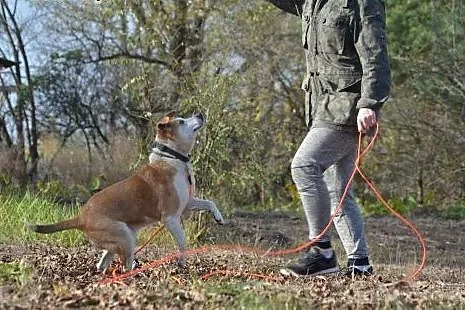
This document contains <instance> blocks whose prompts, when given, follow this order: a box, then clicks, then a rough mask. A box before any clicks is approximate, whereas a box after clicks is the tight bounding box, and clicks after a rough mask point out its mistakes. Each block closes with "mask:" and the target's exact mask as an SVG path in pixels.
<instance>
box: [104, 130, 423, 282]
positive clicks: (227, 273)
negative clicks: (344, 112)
mask: <svg viewBox="0 0 465 310" xmlns="http://www.w3.org/2000/svg"><path fill="white" fill-rule="evenodd" d="M378 135H379V125H378V124H376V131H375V134H374V135H373V137H372V139H371V141H370V142H369V143H368V145H367V147H366V148H365V149H364V150H363V152H362V151H361V150H362V137H363V134H362V133H360V135H359V142H358V149H357V159H356V161H355V167H354V170H353V172H352V174H351V176H350V178H349V180H348V181H347V185H346V187H345V189H344V192H343V195H342V197H341V200H340V201H339V204H338V206H337V207H336V209H335V210H334V212H333V214H332V215H331V217H330V219H329V221H328V223H327V224H326V226H325V227H324V229H323V230H322V231H321V232H320V234H319V235H317V236H316V237H315V238H314V239H312V240H309V241H307V242H305V243H302V244H301V245H299V246H297V247H295V248H289V249H284V250H275V251H271V250H265V249H261V248H257V247H252V246H244V245H227V244H226V245H211V246H203V247H199V248H194V249H191V250H187V251H185V252H184V255H185V256H189V255H194V254H201V253H205V252H212V251H234V252H243V253H250V254H255V255H260V256H264V257H265V256H283V255H289V254H294V253H297V252H301V251H302V250H305V249H307V248H309V247H310V246H311V245H312V244H314V243H315V242H317V241H318V240H319V239H320V238H321V237H322V236H323V235H324V234H325V233H326V232H327V231H328V229H329V228H330V227H331V224H332V222H333V220H334V218H335V217H336V216H337V215H338V214H339V213H340V211H341V210H342V208H343V202H344V199H345V197H346V196H347V194H348V192H349V189H350V185H351V184H352V182H353V180H354V177H355V175H356V174H357V172H358V173H359V174H360V175H361V177H362V178H363V180H364V181H365V182H366V183H367V185H368V186H369V187H370V189H371V190H372V191H373V192H374V194H375V195H376V197H377V198H378V199H379V200H380V201H381V202H382V203H383V205H384V206H385V207H386V208H387V209H388V210H389V211H390V212H391V213H392V214H394V215H395V216H396V217H397V218H398V219H400V220H401V221H402V222H403V223H404V224H406V225H407V226H408V227H409V228H410V229H411V230H412V231H413V232H414V234H415V235H416V236H417V238H418V240H419V241H420V244H421V246H422V259H421V263H420V265H419V266H418V267H417V268H416V269H415V270H414V272H413V273H412V274H411V275H410V276H408V277H407V280H414V279H416V278H417V277H418V276H419V275H420V273H421V271H422V269H423V268H424V267H425V265H426V257H427V250H426V242H425V239H424V238H423V236H422V234H421V233H420V231H419V230H418V229H417V228H416V226H415V225H414V224H413V223H412V222H410V221H409V220H408V219H406V218H405V217H403V216H402V215H401V214H399V213H398V212H397V211H395V210H394V209H393V208H392V207H391V206H390V205H389V203H388V202H387V201H386V200H385V199H384V198H383V197H382V196H381V194H380V193H379V191H378V190H377V189H376V187H375V186H374V184H373V183H372V182H371V181H370V180H368V178H367V177H366V175H365V174H364V173H363V171H362V170H361V168H360V164H361V159H362V158H363V156H365V155H366V154H367V153H368V152H369V151H370V150H371V149H372V148H373V145H374V142H375V140H376V139H377V137H378ZM162 228H163V226H160V227H159V228H158V230H157V231H156V232H155V233H153V234H152V236H151V238H150V240H151V239H153V238H154V237H155V236H156V235H157V234H158V232H159V231H160V230H161V229H162ZM150 240H149V241H150ZM149 241H147V242H146V243H145V244H144V245H143V246H142V247H141V248H143V247H145V246H146V245H147V244H148V242H149ZM141 248H140V249H141ZM140 249H139V250H138V251H140ZM180 255H181V253H179V252H178V251H176V252H173V253H171V254H169V255H167V256H165V257H162V258H161V259H157V260H154V261H152V262H150V263H147V264H144V265H143V266H141V267H140V268H138V269H134V270H131V271H128V272H126V273H123V274H121V275H117V276H114V277H111V278H106V279H103V280H101V281H99V283H100V284H109V283H122V280H124V279H127V278H130V277H133V276H135V275H137V274H139V273H142V272H145V271H147V270H150V269H153V268H156V267H160V266H162V265H164V264H166V263H168V262H170V261H172V260H174V259H176V258H178V257H179V256H180ZM213 276H245V277H249V278H255V279H261V280H269V281H274V282H282V281H283V280H284V278H283V277H282V276H273V275H264V274H257V273H248V272H239V271H232V270H215V271H211V272H209V273H207V274H205V275H203V276H202V277H201V279H202V280H207V279H209V278H210V277H213Z"/></svg>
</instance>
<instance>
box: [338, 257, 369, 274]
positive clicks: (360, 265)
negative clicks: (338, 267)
mask: <svg viewBox="0 0 465 310" xmlns="http://www.w3.org/2000/svg"><path fill="white" fill-rule="evenodd" d="M342 274H343V275H344V276H347V277H352V278H354V277H358V276H372V275H373V267H371V265H370V262H369V260H368V257H366V258H361V259H349V261H348V262H347V268H344V270H342Z"/></svg>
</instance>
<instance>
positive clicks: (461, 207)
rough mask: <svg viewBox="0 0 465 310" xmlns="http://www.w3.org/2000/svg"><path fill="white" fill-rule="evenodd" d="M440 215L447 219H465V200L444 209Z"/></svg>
mask: <svg viewBox="0 0 465 310" xmlns="http://www.w3.org/2000/svg"><path fill="white" fill-rule="evenodd" d="M440 216H441V217H442V218H444V219H446V220H465V201H462V202H461V203H459V204H457V205H455V206H450V207H449V208H447V209H444V210H442V211H441V212H440Z"/></svg>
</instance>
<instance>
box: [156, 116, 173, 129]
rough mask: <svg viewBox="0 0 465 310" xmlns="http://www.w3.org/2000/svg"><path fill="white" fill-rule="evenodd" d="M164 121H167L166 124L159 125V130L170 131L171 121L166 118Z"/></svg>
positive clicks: (160, 123)
mask: <svg viewBox="0 0 465 310" xmlns="http://www.w3.org/2000/svg"><path fill="white" fill-rule="evenodd" d="M164 120H165V122H159V123H157V130H166V129H169V128H170V127H171V124H170V122H169V119H165V118H164Z"/></svg>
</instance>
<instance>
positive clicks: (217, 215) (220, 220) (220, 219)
mask: <svg viewBox="0 0 465 310" xmlns="http://www.w3.org/2000/svg"><path fill="white" fill-rule="evenodd" d="M213 217H214V218H215V221H216V222H217V223H218V224H219V225H224V218H223V216H222V215H221V213H220V212H219V211H218V212H215V213H213Z"/></svg>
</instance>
